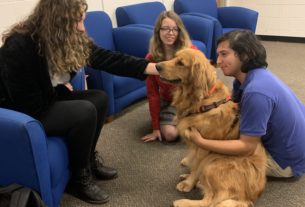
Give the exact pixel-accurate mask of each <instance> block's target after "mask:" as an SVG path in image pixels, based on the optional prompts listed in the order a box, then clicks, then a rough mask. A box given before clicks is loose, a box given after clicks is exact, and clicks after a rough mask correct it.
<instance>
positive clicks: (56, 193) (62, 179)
mask: <svg viewBox="0 0 305 207" xmlns="http://www.w3.org/2000/svg"><path fill="white" fill-rule="evenodd" d="M71 83H72V85H73V87H74V90H83V89H84V86H85V73H84V70H83V69H82V70H81V71H80V72H79V73H77V74H76V76H74V78H73V80H72V82H71ZM78 87H81V88H78ZM0 133H1V137H0V185H4V186H5V185H9V184H12V183H18V184H20V185H24V186H27V187H29V188H32V189H34V190H35V191H37V192H38V193H39V194H40V195H41V198H42V200H43V201H44V203H45V204H46V205H47V206H48V207H58V206H59V204H60V200H61V197H62V195H63V193H64V190H65V187H66V184H67V182H68V180H69V177H70V171H69V159H68V149H67V146H66V144H65V140H64V137H47V136H46V134H45V131H44V129H43V127H42V125H41V123H40V122H39V121H38V120H36V119H34V118H32V117H30V116H28V115H26V114H24V113H20V112H17V111H13V110H9V109H4V108H0Z"/></svg>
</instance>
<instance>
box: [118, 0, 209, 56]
mask: <svg viewBox="0 0 305 207" xmlns="http://www.w3.org/2000/svg"><path fill="white" fill-rule="evenodd" d="M163 11H166V8H165V6H164V5H163V4H162V3H161V2H158V1H154V2H146V3H139V4H133V5H128V6H121V7H118V8H117V9H116V19H117V24H118V26H119V27H121V26H126V25H129V26H130V25H136V26H143V25H146V26H145V27H146V28H151V30H153V27H154V25H155V22H156V20H157V18H158V16H159V15H160V13H161V12H163ZM180 17H181V20H182V21H183V23H184V25H185V27H186V29H187V31H188V33H189V35H190V38H191V39H192V42H193V44H194V45H196V46H197V47H198V49H199V50H201V51H202V52H203V53H204V54H205V55H206V56H207V57H208V58H210V54H211V46H212V37H213V36H212V35H213V22H212V21H210V20H202V18H198V17H192V16H191V15H183V16H180Z"/></svg>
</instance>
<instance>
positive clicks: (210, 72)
mask: <svg viewBox="0 0 305 207" xmlns="http://www.w3.org/2000/svg"><path fill="white" fill-rule="evenodd" d="M156 68H157V70H158V71H159V73H160V79H161V80H163V81H166V82H169V83H172V84H176V85H178V86H181V87H182V90H188V91H189V92H191V91H192V94H193V95H194V96H197V97H198V98H199V97H200V98H202V97H203V98H204V97H207V96H208V92H209V89H210V88H211V87H212V85H214V83H215V81H216V70H215V68H214V67H213V66H212V65H211V63H210V61H209V60H208V59H207V58H206V57H205V55H204V54H203V53H202V52H201V51H199V50H195V49H191V48H188V49H182V50H180V51H178V52H177V53H176V55H175V57H174V58H173V59H171V60H169V61H163V62H160V63H158V64H157V65H156ZM184 92H186V91H184Z"/></svg>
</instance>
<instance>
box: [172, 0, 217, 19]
mask: <svg viewBox="0 0 305 207" xmlns="http://www.w3.org/2000/svg"><path fill="white" fill-rule="evenodd" d="M174 10H175V12H176V13H178V14H182V13H189V12H192V13H194V12H196V13H202V14H207V15H210V16H212V17H214V18H216V19H217V18H218V14H217V3H216V0H175V2H174Z"/></svg>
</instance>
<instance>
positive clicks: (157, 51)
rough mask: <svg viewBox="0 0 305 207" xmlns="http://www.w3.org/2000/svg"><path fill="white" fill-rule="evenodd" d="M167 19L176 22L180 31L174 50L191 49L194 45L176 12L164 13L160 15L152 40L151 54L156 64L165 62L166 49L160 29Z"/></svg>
mask: <svg viewBox="0 0 305 207" xmlns="http://www.w3.org/2000/svg"><path fill="white" fill-rule="evenodd" d="M165 18H170V19H172V20H173V21H175V22H176V24H177V27H178V30H179V33H178V37H177V40H176V42H175V43H174V50H175V51H178V50H180V49H182V48H186V47H190V46H191V45H192V42H191V40H190V37H189V34H188V32H187V31H186V29H185V27H184V24H183V22H182V20H181V18H180V17H179V16H178V15H177V14H176V13H175V12H174V11H164V12H162V13H161V14H160V15H159V17H158V19H157V21H156V24H155V27H154V33H153V36H152V38H151V40H150V46H149V53H150V54H151V56H152V58H153V60H154V61H155V62H160V61H163V60H165V52H164V47H163V43H162V41H161V38H160V29H161V26H162V21H163V20H164V19H165Z"/></svg>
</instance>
